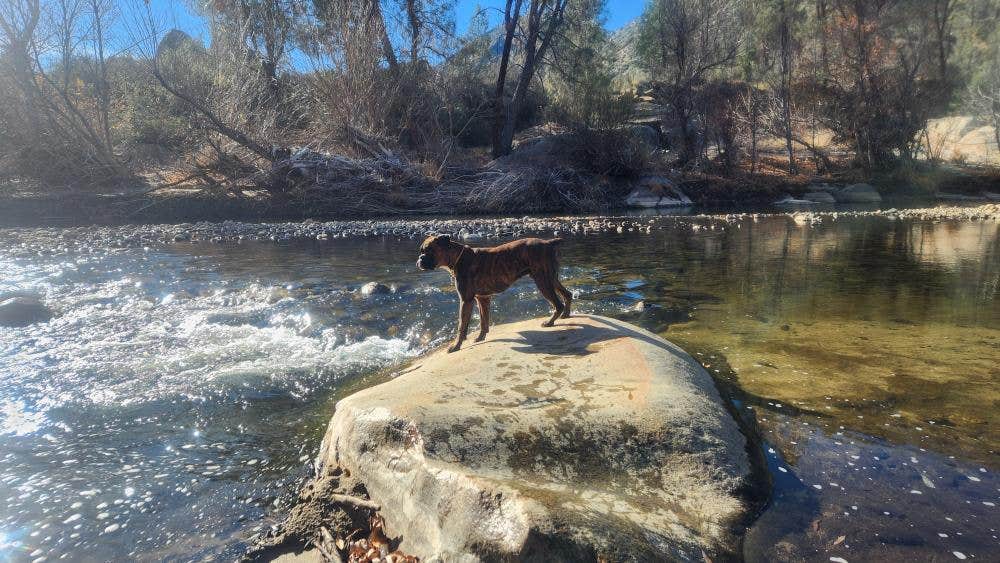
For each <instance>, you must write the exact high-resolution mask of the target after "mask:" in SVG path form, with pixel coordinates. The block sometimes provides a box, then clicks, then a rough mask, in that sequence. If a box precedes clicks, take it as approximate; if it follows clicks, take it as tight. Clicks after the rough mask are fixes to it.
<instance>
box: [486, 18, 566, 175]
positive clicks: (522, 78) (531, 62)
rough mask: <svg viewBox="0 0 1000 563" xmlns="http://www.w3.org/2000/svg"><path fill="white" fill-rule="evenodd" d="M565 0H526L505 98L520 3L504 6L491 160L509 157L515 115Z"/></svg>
mask: <svg viewBox="0 0 1000 563" xmlns="http://www.w3.org/2000/svg"><path fill="white" fill-rule="evenodd" d="M568 3H569V0H529V4H528V13H527V14H525V16H524V18H525V21H524V22H523V23H524V26H525V27H524V31H523V35H522V37H521V42H520V44H519V45H518V46H519V50H520V51H521V54H522V59H521V72H520V73H519V74H518V76H517V80H516V81H515V83H514V92H513V94H512V95H511V96H510V99H509V100H508V99H507V96H506V88H507V72H508V69H509V66H510V57H511V51H512V49H513V47H514V39H515V33H516V31H517V28H518V26H519V24H521V23H522V22H521V17H522V16H521V7H522V5H523V1H522V0H507V1H506V3H505V7H504V36H503V50H502V54H501V56H500V65H499V69H498V72H497V81H496V93H495V96H494V104H495V106H494V107H495V114H494V121H493V157H494V158H498V157H501V156H504V155H506V154H510V151H511V149H512V148H513V145H514V128H515V125H516V123H515V121H516V118H517V115H518V114H519V113H520V112H521V109H522V108H523V106H524V101H525V99H526V98H527V95H528V89H529V88H530V87H531V82H532V80H533V79H534V77H535V73H536V71H537V70H538V67H539V66H541V65H542V61H544V59H545V55H546V53H547V52H548V50H549V49H550V48H551V46H552V44H553V43H554V42H555V41H556V37H557V33H558V32H559V29H560V27H561V26H562V25H563V22H564V17H565V14H566V6H567V4H568Z"/></svg>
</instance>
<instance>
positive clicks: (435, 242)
mask: <svg viewBox="0 0 1000 563" xmlns="http://www.w3.org/2000/svg"><path fill="white" fill-rule="evenodd" d="M449 245H451V237H449V236H448V235H433V236H429V237H427V238H425V239H424V242H423V243H422V244H421V245H420V256H419V257H418V258H417V267H418V268H420V269H421V270H433V269H434V268H437V267H438V266H441V265H443V264H444V263H445V258H446V256H447V254H446V252H447V250H448V247H449Z"/></svg>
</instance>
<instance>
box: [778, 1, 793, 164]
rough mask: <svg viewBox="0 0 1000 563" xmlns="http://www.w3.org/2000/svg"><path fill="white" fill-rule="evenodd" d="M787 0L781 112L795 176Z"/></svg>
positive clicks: (783, 20) (783, 14) (783, 3)
mask: <svg viewBox="0 0 1000 563" xmlns="http://www.w3.org/2000/svg"><path fill="white" fill-rule="evenodd" d="M789 19H790V17H789V14H788V2H787V0H781V21H780V22H779V26H780V35H781V112H782V119H783V120H784V122H785V123H784V126H785V150H786V151H787V152H788V173H789V174H795V172H796V166H795V149H794V148H793V147H792V108H791V105H792V103H791V91H790V90H791V81H792V33H791V25H790V21H789Z"/></svg>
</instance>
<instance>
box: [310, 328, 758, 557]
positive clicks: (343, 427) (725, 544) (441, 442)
mask: <svg viewBox="0 0 1000 563" xmlns="http://www.w3.org/2000/svg"><path fill="white" fill-rule="evenodd" d="M540 321H541V319H537V320H531V321H525V322H520V323H514V324H508V325H500V326H496V327H494V329H493V331H492V332H491V333H490V335H489V337H488V338H487V339H486V341H485V342H483V343H476V344H473V343H471V342H469V343H468V344H467V345H466V346H465V347H464V348H462V349H461V350H460V351H458V352H456V353H453V354H447V353H445V352H443V351H439V352H437V353H434V354H432V355H430V356H429V357H427V358H425V359H423V360H421V361H418V363H417V364H415V365H414V366H412V367H411V368H410V369H408V370H407V371H405V372H404V373H403V374H402V375H400V376H399V377H397V378H396V379H394V380H392V381H389V382H388V383H384V384H382V385H378V386H375V387H372V388H369V389H366V390H364V391H361V392H359V393H356V394H354V395H351V396H350V397H347V398H346V399H343V400H342V401H340V402H339V403H337V407H336V413H335V415H334V417H333V420H332V421H331V423H330V426H329V429H328V431H327V434H326V437H325V438H324V440H323V447H322V449H321V452H320V456H319V459H318V463H319V464H320V466H321V468H330V467H334V466H339V467H342V468H343V469H344V470H346V471H348V472H350V474H351V475H353V476H355V477H356V478H358V479H359V480H360V481H361V482H363V483H364V485H365V487H366V489H367V491H368V493H369V494H370V495H371V498H372V500H373V501H375V502H377V503H379V504H381V505H382V507H383V512H382V513H383V516H384V517H385V519H386V524H387V532H388V533H389V535H390V536H391V537H396V536H401V537H402V544H401V546H400V548H401V549H402V550H404V551H406V552H408V553H412V554H414V555H417V556H419V557H421V558H423V559H430V558H434V557H440V558H441V559H443V560H445V561H477V560H481V559H487V560H507V559H519V560H520V559H535V560H544V561H580V560H591V561H592V560H596V559H600V558H603V559H606V560H611V561H651V560H665V559H680V560H687V559H699V560H700V559H702V558H703V557H704V556H706V555H707V556H709V557H715V556H723V557H730V556H734V554H735V553H736V550H737V537H736V536H737V529H738V528H739V527H740V524H741V523H745V518H746V516H747V514H748V510H749V507H748V502H747V501H746V499H745V498H743V497H742V496H741V491H745V490H746V487H747V486H748V485H752V484H754V483H751V481H752V477H751V466H750V462H749V460H748V454H747V452H746V439H745V438H744V436H743V434H742V433H741V432H740V430H739V428H738V427H737V424H736V422H735V421H734V420H733V419H732V418H731V417H730V415H729V414H728V413H727V411H726V409H725V408H724V406H723V404H722V401H721V399H720V397H719V393H718V391H717V390H716V388H715V385H714V383H713V381H712V379H711V377H710V376H709V375H708V373H706V372H705V370H704V369H703V368H702V367H701V366H700V365H699V364H698V363H697V362H696V361H695V360H694V359H693V358H691V356H689V355H688V354H686V353H685V352H684V351H683V350H681V349H680V348H678V347H676V346H674V345H673V344H671V343H669V342H667V341H665V340H663V339H662V338H659V337H658V336H656V335H654V334H652V333H650V332H647V331H645V330H642V329H639V328H636V327H634V326H631V325H629V324H627V323H623V322H621V321H616V320H612V319H607V318H603V317H597V316H578V317H573V318H571V319H565V320H560V321H559V322H558V323H557V325H556V326H555V327H553V328H547V329H546V328H541V327H540V326H539V325H540Z"/></svg>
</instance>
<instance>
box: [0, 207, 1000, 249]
mask: <svg viewBox="0 0 1000 563" xmlns="http://www.w3.org/2000/svg"><path fill="white" fill-rule="evenodd" d="M778 215H784V216H787V217H789V218H790V219H791V220H793V221H794V222H795V223H796V224H798V225H801V226H810V225H814V224H817V223H822V222H825V221H836V220H838V219H841V218H852V217H868V216H876V217H885V218H886V219H890V220H899V219H915V220H925V221H997V220H1000V204H984V205H978V206H966V207H962V206H941V207H928V208H914V209H895V208H893V209H880V210H860V211H859V210H850V211H837V210H831V211H798V212H776V213H766V212H764V213H729V214H697V215H596V216H557V217H529V216H525V217H499V218H464V219H387V220H367V221H327V222H320V221H312V220H306V221H300V222H275V223H245V222H238V221H223V222H199V223H176V224H162V225H123V226H114V227H70V228H55V227H44V228H11V229H0V248H3V249H6V251H7V253H9V254H11V255H14V256H33V255H39V254H45V255H53V254H56V255H58V254H65V253H78V252H88V251H104V250H106V249H108V248H135V247H143V246H157V245H163V244H190V243H205V242H209V243H238V242H241V241H273V242H279V243H280V242H287V241H291V240H296V239H316V240H320V241H329V240H334V239H338V238H353V237H398V238H408V239H418V238H421V237H424V236H427V235H430V234H439V233H449V234H452V235H453V236H455V237H456V238H458V239H459V240H462V241H464V242H466V243H468V244H472V245H476V244H490V243H491V242H497V241H499V240H505V239H513V238H520V237H525V236H561V235H575V236H579V235H587V234H596V233H608V232H612V233H649V232H652V231H653V230H654V229H663V228H670V227H674V226H677V225H678V224H680V225H684V224H689V225H690V226H691V228H692V229H693V230H700V229H710V230H714V229H725V228H728V227H730V226H738V225H739V224H740V223H742V222H745V221H756V220H759V219H761V218H763V217H771V216H778Z"/></svg>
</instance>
